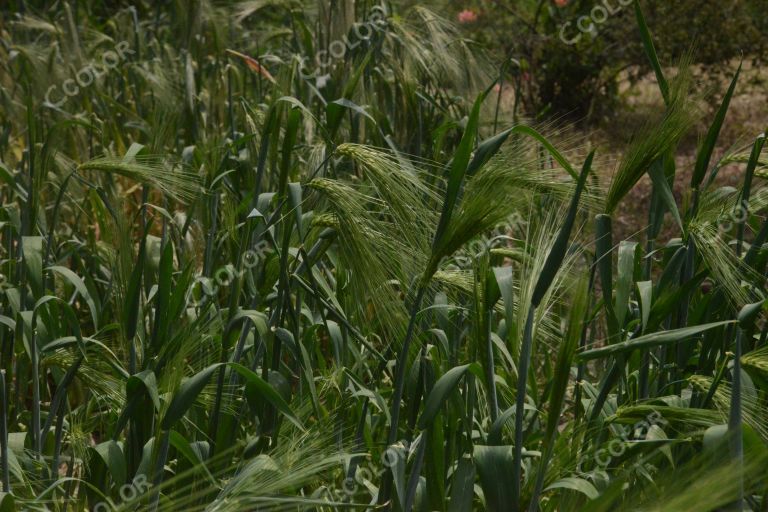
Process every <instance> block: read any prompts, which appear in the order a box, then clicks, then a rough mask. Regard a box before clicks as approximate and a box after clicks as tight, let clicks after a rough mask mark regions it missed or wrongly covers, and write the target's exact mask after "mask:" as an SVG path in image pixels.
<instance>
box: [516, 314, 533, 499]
mask: <svg viewBox="0 0 768 512" xmlns="http://www.w3.org/2000/svg"><path fill="white" fill-rule="evenodd" d="M535 311H536V308H534V307H533V305H531V306H530V308H529V309H528V318H527V319H526V321H525V331H524V333H523V345H522V347H521V349H520V364H519V366H518V369H517V389H516V390H515V393H516V394H517V397H516V400H515V446H514V461H513V465H512V497H513V499H514V503H512V510H516V511H517V510H520V476H521V475H520V470H521V467H522V460H523V419H524V415H525V388H526V383H527V382H528V367H529V366H530V363H531V345H532V341H533V315H534V313H535Z"/></svg>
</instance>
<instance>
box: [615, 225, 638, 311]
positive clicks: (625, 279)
mask: <svg viewBox="0 0 768 512" xmlns="http://www.w3.org/2000/svg"><path fill="white" fill-rule="evenodd" d="M637 249H638V245H637V242H628V241H626V240H622V241H621V242H620V243H619V264H618V268H617V271H618V273H619V275H618V280H617V283H616V305H615V306H614V311H615V312H616V320H617V322H618V323H619V325H624V318H625V317H626V315H627V310H628V309H629V295H630V293H631V291H632V283H633V282H634V274H635V258H636V257H637V255H638V252H637Z"/></svg>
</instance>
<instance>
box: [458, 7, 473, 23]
mask: <svg viewBox="0 0 768 512" xmlns="http://www.w3.org/2000/svg"><path fill="white" fill-rule="evenodd" d="M457 18H458V20H459V23H463V24H466V23H474V22H476V21H477V13H476V12H475V11H471V10H469V9H464V10H463V11H461V12H460V13H459V15H458V16H457Z"/></svg>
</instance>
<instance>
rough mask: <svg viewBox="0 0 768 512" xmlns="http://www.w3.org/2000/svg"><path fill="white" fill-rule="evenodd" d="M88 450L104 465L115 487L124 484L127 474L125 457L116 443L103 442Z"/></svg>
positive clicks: (110, 441) (111, 441)
mask: <svg viewBox="0 0 768 512" xmlns="http://www.w3.org/2000/svg"><path fill="white" fill-rule="evenodd" d="M89 450H90V451H91V453H92V454H94V455H96V456H97V457H98V458H99V459H100V460H101V461H102V462H103V463H104V465H105V466H106V468H107V470H108V471H109V474H110V475H112V481H113V482H114V483H115V485H116V486H117V487H120V486H121V485H124V484H125V479H126V474H127V469H126V468H127V466H126V463H125V455H124V454H123V450H122V449H121V448H120V445H119V444H117V441H114V440H109V441H105V442H103V443H100V444H97V445H96V446H94V447H93V448H89Z"/></svg>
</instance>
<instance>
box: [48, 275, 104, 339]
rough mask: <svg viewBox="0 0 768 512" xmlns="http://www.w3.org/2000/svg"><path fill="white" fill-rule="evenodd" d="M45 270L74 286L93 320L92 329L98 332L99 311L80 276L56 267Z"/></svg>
mask: <svg viewBox="0 0 768 512" xmlns="http://www.w3.org/2000/svg"><path fill="white" fill-rule="evenodd" d="M46 270H51V271H53V272H56V273H57V274H59V275H61V276H62V277H63V278H64V279H66V280H67V281H69V283H70V284H71V285H72V286H74V288H75V290H77V293H79V294H80V296H82V297H83V299H84V300H85V302H86V303H87V304H88V309H89V310H90V313H91V319H92V320H93V327H94V329H95V330H98V328H99V314H100V310H99V307H98V306H97V305H96V301H95V300H94V299H93V297H92V296H91V293H90V292H89V291H88V287H87V286H86V285H85V282H84V281H83V280H82V279H81V278H80V276H78V275H77V274H75V273H74V272H72V271H71V270H70V269H68V268H67V267H61V266H58V265H54V266H52V267H48V268H47V269H46Z"/></svg>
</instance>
